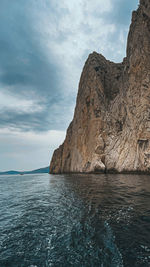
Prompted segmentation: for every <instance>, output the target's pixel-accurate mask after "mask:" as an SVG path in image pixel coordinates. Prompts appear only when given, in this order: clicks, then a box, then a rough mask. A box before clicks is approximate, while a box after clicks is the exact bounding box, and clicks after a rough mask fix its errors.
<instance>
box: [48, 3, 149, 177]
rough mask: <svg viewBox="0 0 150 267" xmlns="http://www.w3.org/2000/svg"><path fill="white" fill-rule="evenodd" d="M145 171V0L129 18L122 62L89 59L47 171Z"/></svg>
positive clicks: (147, 106) (146, 126)
mask: <svg viewBox="0 0 150 267" xmlns="http://www.w3.org/2000/svg"><path fill="white" fill-rule="evenodd" d="M101 171H116V172H134V171H136V172H138V171H139V172H140V171H141V172H150V1H149V0H141V1H140V5H139V8H138V9H137V11H134V12H133V14H132V23H131V26H130V31H129V35H128V42H127V55H126V58H124V60H123V62H122V63H118V64H116V63H113V62H111V61H108V60H106V59H105V58H104V57H103V56H102V55H101V54H98V53H96V52H93V53H92V54H90V55H89V57H88V59H87V61H86V63H85V66H84V68H83V72H82V75H81V79H80V83H79V90H78V96H77V102H76V108H75V113H74V118H73V121H72V122H71V124H70V126H69V128H68V130H67V135H66V139H65V141H64V143H63V144H62V145H61V146H60V147H59V148H58V149H57V150H55V152H54V154H53V157H52V160H51V164H50V173H67V172H101Z"/></svg>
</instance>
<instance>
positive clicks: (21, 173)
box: [0, 167, 49, 175]
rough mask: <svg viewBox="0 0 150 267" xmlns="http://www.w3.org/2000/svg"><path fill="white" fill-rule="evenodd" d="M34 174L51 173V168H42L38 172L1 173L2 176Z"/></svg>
mask: <svg viewBox="0 0 150 267" xmlns="http://www.w3.org/2000/svg"><path fill="white" fill-rule="evenodd" d="M34 173H49V167H44V168H40V169H37V170H32V171H13V170H11V171H5V172H0V175H15V174H20V175H23V174H34Z"/></svg>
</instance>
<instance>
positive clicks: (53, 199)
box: [0, 174, 150, 267]
mask: <svg viewBox="0 0 150 267" xmlns="http://www.w3.org/2000/svg"><path fill="white" fill-rule="evenodd" d="M48 266H54V267H71V266H75V267H88V266H89V267H97V266H99V267H130V266H131V267H149V266H150V176H148V175H121V174H95V175H94V174H72V175H70V174H68V175H49V174H36V175H35V174H32V175H9V176H7V175H5V176H0V267H48Z"/></svg>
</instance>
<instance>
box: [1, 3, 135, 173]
mask: <svg viewBox="0 0 150 267" xmlns="http://www.w3.org/2000/svg"><path fill="white" fill-rule="evenodd" d="M0 4H1V8H0V171H5V170H12V169H13V170H32V169H36V168H40V167H44V166H48V165H49V162H50V159H51V156H52V154H53V151H54V149H55V148H57V147H58V146H59V145H60V144H61V143H62V142H63V140H64V138H65V134H66V129H67V127H68V125H69V123H70V122H71V120H72V117H73V112H74V108H75V102H76V95H77V91H78V83H79V79H80V75H81V72H82V69H83V66H84V63H85V61H86V59H87V57H88V55H89V54H90V53H91V52H93V51H96V52H98V53H101V54H103V55H104V56H105V57H106V58H107V59H109V60H112V61H114V62H121V61H122V59H123V57H125V55H126V42H127V41H126V40H127V34H128V30H129V25H130V22H131V14H132V11H133V10H135V9H136V8H137V6H138V0H105V1H104V0H61V1H60V0H28V1H27V0H13V1H10V0H0Z"/></svg>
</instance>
